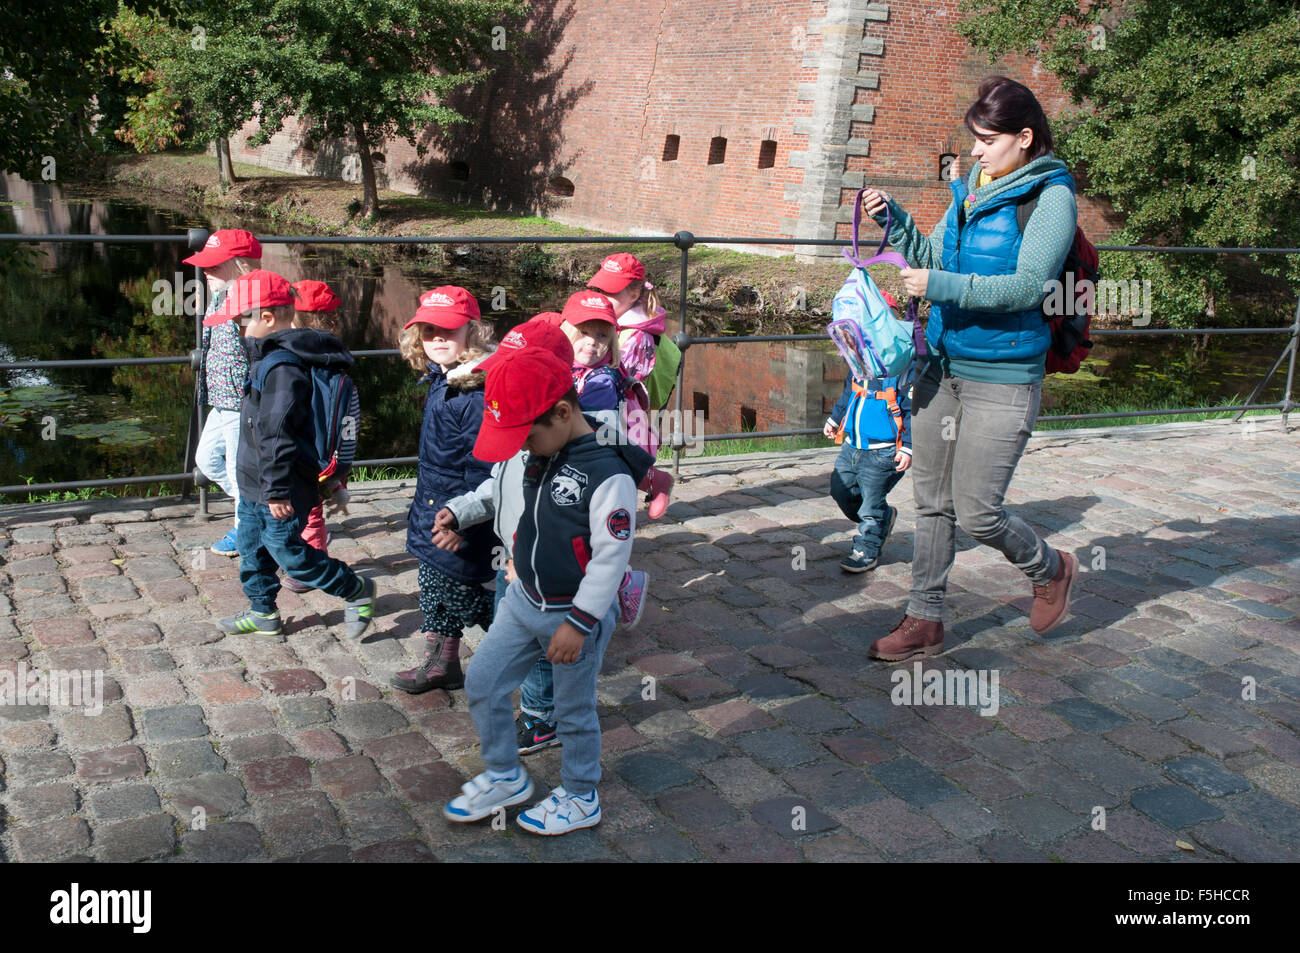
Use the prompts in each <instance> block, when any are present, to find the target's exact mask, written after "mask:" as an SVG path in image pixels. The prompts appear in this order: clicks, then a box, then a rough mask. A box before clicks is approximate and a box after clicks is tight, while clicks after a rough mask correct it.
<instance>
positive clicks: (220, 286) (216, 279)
mask: <svg viewBox="0 0 1300 953" xmlns="http://www.w3.org/2000/svg"><path fill="white" fill-rule="evenodd" d="M261 259H262V246H261V244H260V243H259V242H258V240H257V239H256V238H254V237H253V233H252V232H246V231H244V230H243V229H241V228H221V229H218V230H217V231H215V232H213V233H212V234H211V235H209V236H208V241H207V244H205V245H204V246H203V250H202V251H199V252H196V253H195V254H193V255H191V256H190V257H189V258H186V259H185V264H187V265H193V266H194V267H195V268H202V269H203V277H204V279H205V280H206V281H207V283H208V291H209V292H210V294H211V299H210V300H209V302H208V309H207V311H206V313H205V314H204V315H203V316H204V318H210V317H212V315H214V314H215V313H216V311H217V308H219V307H220V306H221V302H222V299H223V298H224V297H225V292H226V286H227V285H229V284H230V282H231V281H233V280H234V279H235V278H238V277H239V276H240V275H242V274H245V273H246V272H248V271H249V270H251V269H252V268H255V267H257V265H256V263H257V262H259V261H261ZM200 352H201V354H202V358H201V361H202V363H201V364H200V367H199V400H200V401H203V402H204V403H206V404H207V405H208V407H209V408H210V409H209V410H208V416H207V419H206V420H204V422H203V432H202V433H201V434H199V443H198V448H197V449H196V450H195V451H194V462H195V465H196V466H197V467H198V468H199V470H200V471H202V473H203V474H204V476H206V477H207V478H208V479H209V480H211V481H212V482H213V483H215V484H217V486H219V487H221V489H223V490H225V491H226V494H227V495H228V496H229V497H230V499H231V500H232V501H233V502H234V504H235V525H234V526H232V527H231V528H230V531H229V532H228V533H226V535H225V536H223V537H221V539H219V540H217V542H215V543H213V544H212V552H214V553H217V554H218V555H221V556H232V557H233V556H238V555H239V549H238V547H237V545H236V543H235V536H236V533H237V531H238V529H239V484H238V481H237V480H236V479H235V468H236V458H237V456H238V453H239V405H240V402H241V401H242V400H243V399H244V384H245V383H246V382H247V381H248V355H247V354H246V353H245V352H244V345H243V343H242V342H241V341H240V339H239V327H238V325H236V324H235V323H234V322H231V321H222V322H221V323H220V324H217V325H209V324H208V323H207V321H206V320H205V321H204V322H203V344H202V347H201V349H200Z"/></svg>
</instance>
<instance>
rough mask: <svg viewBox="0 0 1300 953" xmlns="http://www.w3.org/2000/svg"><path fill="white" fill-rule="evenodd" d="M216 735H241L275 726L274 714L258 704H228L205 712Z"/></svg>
mask: <svg viewBox="0 0 1300 953" xmlns="http://www.w3.org/2000/svg"><path fill="white" fill-rule="evenodd" d="M207 720H208V724H210V725H211V726H212V731H213V732H214V733H215V734H217V735H222V736H225V735H243V734H249V733H251V732H255V731H266V730H268V729H270V728H274V727H275V716H274V715H272V714H271V712H269V711H268V710H267V709H266V708H264V707H263V706H262V705H260V704H251V705H228V706H224V705H223V706H222V707H220V708H215V709H213V710H212V711H210V712H208V713H207Z"/></svg>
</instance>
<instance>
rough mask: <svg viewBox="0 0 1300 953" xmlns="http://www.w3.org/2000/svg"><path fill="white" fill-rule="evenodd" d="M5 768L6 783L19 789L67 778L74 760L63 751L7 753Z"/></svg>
mask: <svg viewBox="0 0 1300 953" xmlns="http://www.w3.org/2000/svg"><path fill="white" fill-rule="evenodd" d="M4 767H5V772H6V773H5V779H6V783H7V784H8V785H9V786H10V787H17V786H19V785H28V784H40V783H41V782H42V781H53V780H55V779H56V778H63V777H67V776H68V775H69V774H71V773H72V759H71V758H69V757H68V756H67V755H66V754H64V753H63V752H61V751H12V752H9V751H7V752H5V755H4Z"/></svg>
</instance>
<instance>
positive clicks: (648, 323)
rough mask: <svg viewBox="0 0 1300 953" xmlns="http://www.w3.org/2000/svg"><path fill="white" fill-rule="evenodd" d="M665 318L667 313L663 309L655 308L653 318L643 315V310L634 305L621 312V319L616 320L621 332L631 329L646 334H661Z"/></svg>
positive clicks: (639, 306)
mask: <svg viewBox="0 0 1300 953" xmlns="http://www.w3.org/2000/svg"><path fill="white" fill-rule="evenodd" d="M667 317H668V312H667V311H666V310H664V309H663V308H656V309H655V313H654V317H651V316H649V315H647V314H646V313H645V308H643V307H641V305H639V304H636V305H633V306H632V307H630V308H628V309H627V310H626V311H624V312H623V317H621V318H619V319H618V326H619V330H623V331H625V330H627V329H628V328H631V329H633V330H635V331H645V332H646V333H647V334H663V333H664V328H665V327H666V319H667Z"/></svg>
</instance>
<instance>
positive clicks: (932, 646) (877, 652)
mask: <svg viewBox="0 0 1300 953" xmlns="http://www.w3.org/2000/svg"><path fill="white" fill-rule="evenodd" d="M942 651H943V623H942V622H930V621H929V620H927V619H917V618H914V617H912V616H910V615H905V616H903V621H902V622H900V623H898V625H896V626H894V631H892V632H890V633H889V634H888V635H887V636H885V637H884V638H883V639H876V641H874V642H872V643H871V648H870V649H869V650H868V653H867V654H869V655H870V656H871V657H872V658H878V659H884V660H885V661H886V662H901V661H903V660H904V659H909V658H911V657H912V656H913V655H938V654H939V653H940V652H942Z"/></svg>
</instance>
